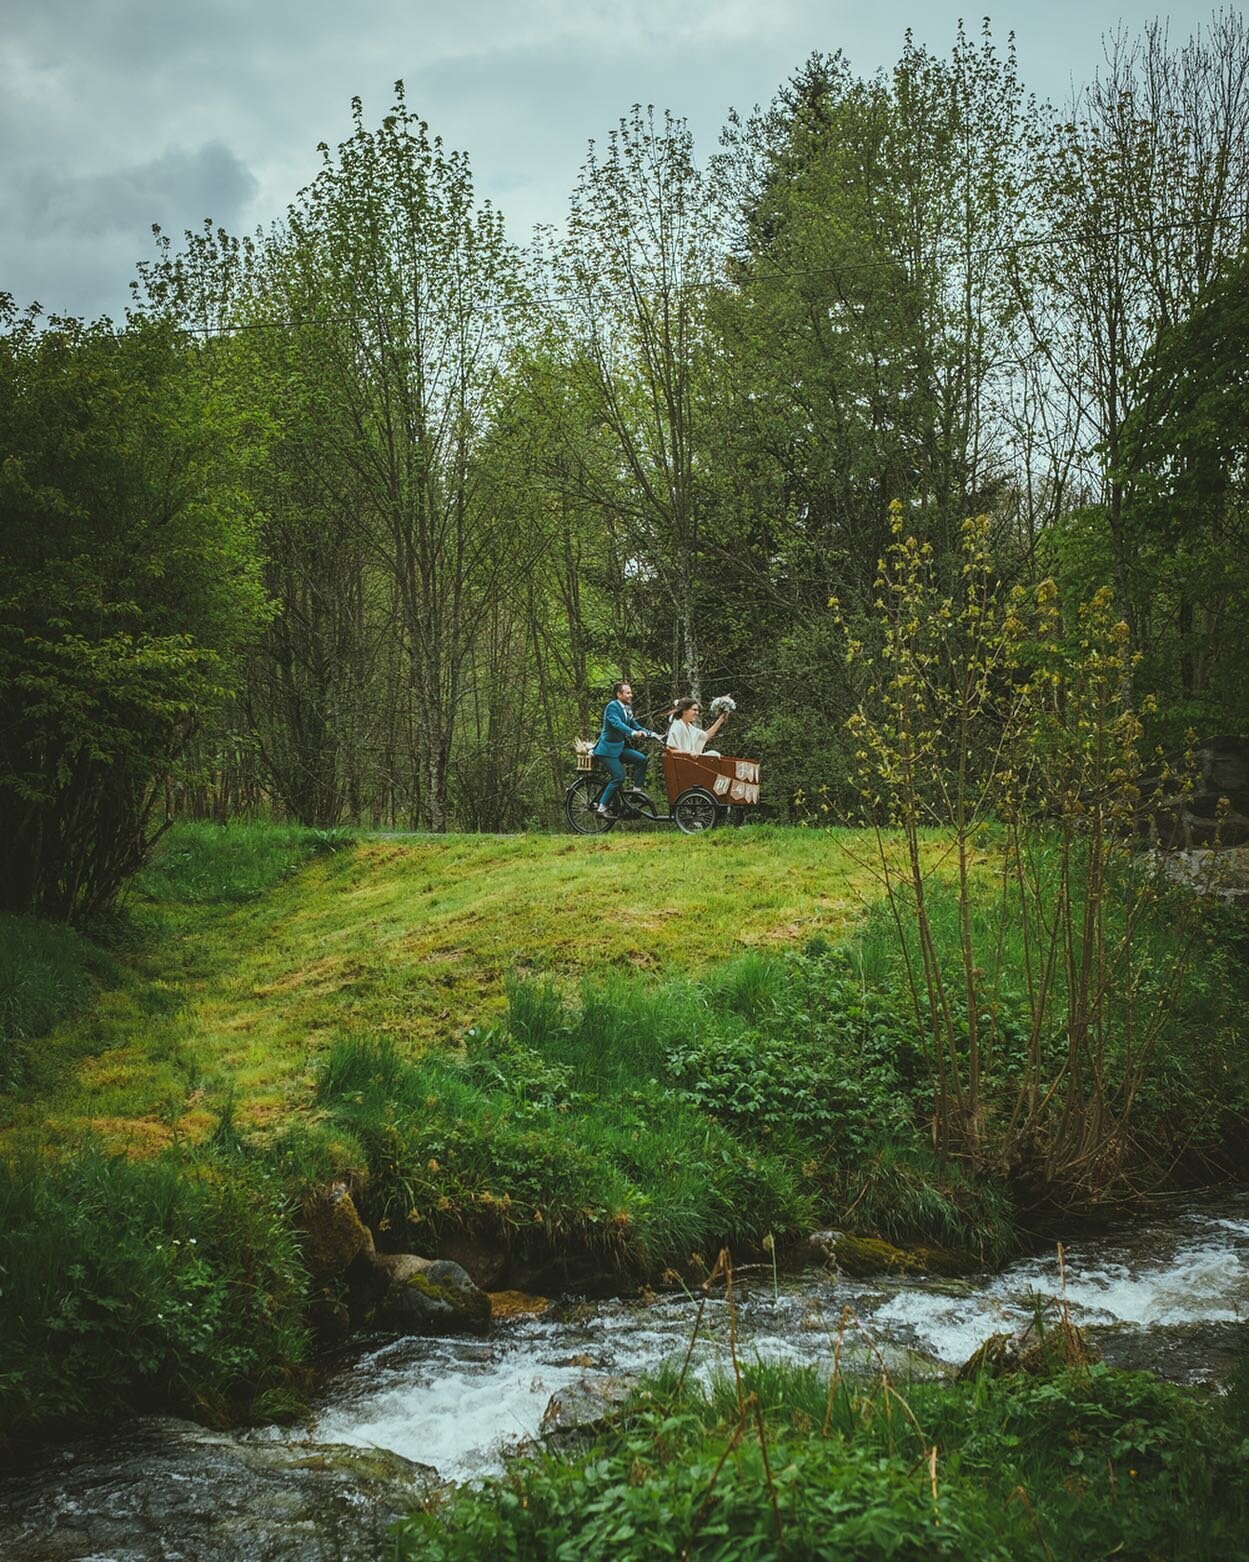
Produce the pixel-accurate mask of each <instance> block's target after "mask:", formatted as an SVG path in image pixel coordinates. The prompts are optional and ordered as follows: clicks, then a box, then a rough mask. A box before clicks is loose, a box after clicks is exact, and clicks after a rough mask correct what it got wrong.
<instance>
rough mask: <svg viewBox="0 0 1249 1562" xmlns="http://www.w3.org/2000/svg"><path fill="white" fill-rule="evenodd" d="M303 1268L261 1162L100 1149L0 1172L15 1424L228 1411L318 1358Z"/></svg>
mask: <svg viewBox="0 0 1249 1562" xmlns="http://www.w3.org/2000/svg"><path fill="white" fill-rule="evenodd" d="M303 1300H304V1276H303V1274H302V1271H301V1268H300V1264H299V1260H298V1256H297V1250H296V1244H295V1236H294V1230H293V1226H292V1223H291V1221H290V1220H289V1218H288V1212H287V1209H286V1205H285V1201H284V1200H283V1198H282V1197H281V1195H280V1193H279V1191H278V1189H277V1187H276V1184H275V1183H274V1182H273V1180H272V1179H271V1178H269V1177H268V1176H266V1175H265V1174H264V1173H263V1171H262V1170H260V1169H259V1168H257V1167H254V1166H245V1165H241V1164H232V1165H231V1166H230V1167H229V1170H228V1174H227V1173H224V1172H223V1170H222V1168H221V1167H219V1166H218V1165H217V1164H215V1163H214V1161H213V1160H212V1159H211V1158H209V1157H206V1158H203V1159H200V1160H196V1161H188V1160H181V1159H176V1158H166V1159H162V1160H156V1161H147V1162H131V1161H127V1160H123V1159H119V1158H114V1157H109V1156H106V1155H104V1154H102V1153H100V1152H98V1151H95V1150H92V1149H87V1150H84V1151H82V1152H80V1153H78V1154H75V1155H72V1156H70V1157H69V1158H67V1159H66V1160H64V1161H61V1162H49V1161H47V1160H46V1159H40V1160H36V1159H34V1158H30V1159H27V1160H23V1161H20V1162H18V1163H17V1164H10V1165H7V1166H4V1167H0V1426H3V1427H4V1429H5V1435H6V1436H7V1437H9V1438H12V1439H17V1438H20V1437H22V1436H23V1435H25V1434H26V1433H27V1432H29V1431H32V1430H36V1429H39V1428H41V1427H45V1426H47V1425H48V1424H50V1423H52V1424H55V1423H73V1422H75V1421H78V1420H82V1419H86V1418H87V1417H91V1418H93V1419H94V1418H98V1417H100V1416H105V1415H108V1414H110V1413H113V1412H116V1411H119V1410H133V1409H150V1408H163V1409H172V1410H179V1411H182V1412H184V1413H193V1414H198V1415H207V1416H209V1417H218V1416H225V1415H227V1414H231V1413H237V1412H238V1411H239V1410H241V1409H243V1408H245V1406H246V1403H247V1401H248V1400H249V1399H251V1398H252V1397H253V1396H254V1395H255V1394H256V1393H258V1392H261V1393H263V1392H268V1393H269V1394H270V1395H271V1396H272V1395H273V1394H275V1393H277V1394H280V1393H281V1392H282V1391H283V1390H284V1389H285V1388H286V1387H287V1385H288V1383H289V1378H290V1369H291V1367H292V1366H293V1364H294V1363H296V1362H298V1361H299V1360H300V1358H301V1356H302V1354H303V1349H304V1333H303V1324H302V1308H303Z"/></svg>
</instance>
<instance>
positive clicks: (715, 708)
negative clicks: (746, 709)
mask: <svg viewBox="0 0 1249 1562" xmlns="http://www.w3.org/2000/svg"><path fill="white" fill-rule="evenodd" d="M736 709H737V701H736V700H735V699H734V698H733V696H732V695H731V694H717V695H716V697H715V699H714V700H712V702H711V714H712V715H713V716H719V715H722V714H723V713H724V712H725V711H734V710H736Z"/></svg>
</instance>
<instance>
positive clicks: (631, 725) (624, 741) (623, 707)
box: [594, 681, 647, 814]
mask: <svg viewBox="0 0 1249 1562" xmlns="http://www.w3.org/2000/svg"><path fill="white" fill-rule="evenodd" d="M646 736H647V732H646V728H645V727H639V726H638V724H637V721H636V720H635V718H634V715H633V690H632V688H631V687H630V686H629V684H628V682H627V681H622V682H620V683H616V684H613V685H612V691H611V699H610V700H608V702H607V706H606V709H605V710H604V711H603V730H602V731H601V732H600V733H599V735H598V742H597V743H596V744H595V745H594V753H595V755H596V756H597V758H599V759H601V760H602V761H603V763H604V764H605V765H606V766H607V768H608V770H609V771H610V772H611V780H610V781H609V782H608V783H607V785H606V786H605V787H604V788H603V795H602V797H600V798H599V800H598V811H599V813H601V814H606V813H610V811H611V810H610V808H609V806H608V805H609V804H610V803H611V800H612V798H613V797H615V795H616V793H617V792H618V791H619V790H620V788H621V785H622V784H623V782H624V778H625V772H624V767H625V763H626V762H627V763H628V764H630V765H632V766H633V784H634V785H635V786H643V785H645V782H646V755H645V754H642V753H639V751H638V750H637V749H635V748H629V747H628V745H629V744H630V743H632V742H633V741H634V739H636V738H644V737H646Z"/></svg>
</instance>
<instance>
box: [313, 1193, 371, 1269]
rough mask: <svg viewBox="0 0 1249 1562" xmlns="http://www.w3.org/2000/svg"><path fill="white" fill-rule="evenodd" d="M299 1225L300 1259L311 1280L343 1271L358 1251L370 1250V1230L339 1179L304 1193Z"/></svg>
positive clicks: (368, 1251)
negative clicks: (325, 1187)
mask: <svg viewBox="0 0 1249 1562" xmlns="http://www.w3.org/2000/svg"><path fill="white" fill-rule="evenodd" d="M300 1228H301V1230H300V1237H301V1246H302V1250H303V1256H304V1262H305V1263H306V1264H307V1266H308V1272H309V1273H310V1274H311V1276H312V1278H313V1279H314V1280H327V1279H329V1278H330V1277H331V1276H333V1275H340V1274H343V1273H344V1272H345V1271H346V1270H347V1268H348V1266H349V1265H350V1264H351V1263H352V1261H353V1260H354V1259H355V1258H357V1257H358V1256H359V1255H360V1254H361V1253H371V1252H372V1251H373V1234H372V1232H371V1231H370V1230H369V1228H368V1227H367V1226H366V1225H365V1224H364V1222H363V1221H362V1220H361V1219H360V1215H359V1212H358V1211H357V1209H356V1206H355V1204H354V1203H353V1202H352V1197H351V1194H350V1193H348V1191H347V1188H346V1186H345V1185H344V1184H343V1183H335V1184H333V1186H332V1187H330V1188H329V1189H327V1190H326V1191H324V1192H315V1193H309V1194H307V1195H306V1196H305V1197H304V1199H303V1202H302V1204H301V1206H300Z"/></svg>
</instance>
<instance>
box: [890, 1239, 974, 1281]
mask: <svg viewBox="0 0 1249 1562" xmlns="http://www.w3.org/2000/svg"><path fill="white" fill-rule="evenodd" d="M908 1251H909V1252H910V1253H911V1254H913V1255H914V1257H915V1258H916V1259H917V1260H918V1262H919V1266H920V1268H921V1269H922V1270H923V1271H924V1273H925V1274H930V1275H941V1276H942V1277H943V1278H944V1279H947V1280H961V1279H963V1277H964V1276H965V1275H976V1274H980V1273H981V1271H982V1270H983V1269H984V1261H983V1260H982V1259H980V1258H979V1257H977V1255H976V1254H975V1253H969V1252H968V1251H967V1250H966V1248H957V1247H929V1246H922V1247H913V1248H910V1249H908Z"/></svg>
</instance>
